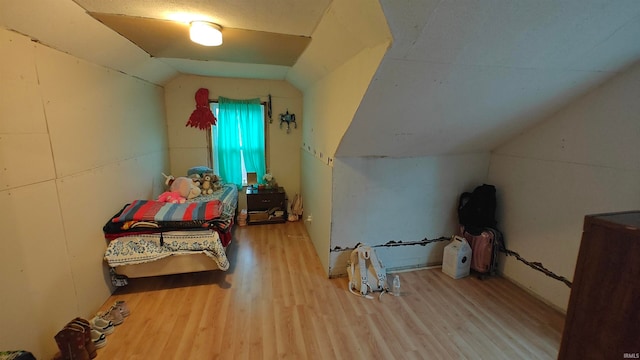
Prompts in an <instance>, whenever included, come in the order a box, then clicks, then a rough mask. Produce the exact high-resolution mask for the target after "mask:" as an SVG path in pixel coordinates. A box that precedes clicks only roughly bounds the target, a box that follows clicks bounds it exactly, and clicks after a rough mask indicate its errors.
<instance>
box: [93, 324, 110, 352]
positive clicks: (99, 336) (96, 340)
mask: <svg viewBox="0 0 640 360" xmlns="http://www.w3.org/2000/svg"><path fill="white" fill-rule="evenodd" d="M91 341H92V342H93V345H94V346H95V347H96V349H100V348H101V347H103V346H105V345H107V335H105V334H103V333H101V332H100V331H98V330H95V329H91Z"/></svg>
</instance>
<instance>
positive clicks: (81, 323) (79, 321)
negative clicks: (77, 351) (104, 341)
mask: <svg viewBox="0 0 640 360" xmlns="http://www.w3.org/2000/svg"><path fill="white" fill-rule="evenodd" d="M67 326H75V327H76V328H79V329H82V333H83V336H84V346H85V348H86V349H87V353H88V354H89V357H90V358H91V359H93V358H95V357H96V356H98V354H97V353H96V347H95V345H94V343H93V342H92V341H91V324H90V323H89V321H87V320H85V319H83V318H80V317H77V318H75V319H73V320H71V321H70V322H69V323H68V324H67Z"/></svg>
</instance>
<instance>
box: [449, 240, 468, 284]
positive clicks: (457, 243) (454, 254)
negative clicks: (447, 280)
mask: <svg viewBox="0 0 640 360" xmlns="http://www.w3.org/2000/svg"><path fill="white" fill-rule="evenodd" d="M470 268H471V246H469V243H467V240H466V239H465V238H463V237H460V236H457V235H455V236H454V237H453V238H452V239H451V243H450V244H449V245H447V246H445V248H444V257H443V258H442V272H444V273H445V274H447V275H449V276H451V277H452V278H454V279H460V278H463V277H465V276H467V275H469V270H470Z"/></svg>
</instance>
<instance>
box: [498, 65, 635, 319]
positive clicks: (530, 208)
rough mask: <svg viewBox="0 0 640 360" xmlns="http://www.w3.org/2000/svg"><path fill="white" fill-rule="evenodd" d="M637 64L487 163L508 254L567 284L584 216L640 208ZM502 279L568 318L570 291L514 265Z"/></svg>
mask: <svg viewBox="0 0 640 360" xmlns="http://www.w3.org/2000/svg"><path fill="white" fill-rule="evenodd" d="M638 94H640V64H636V65H635V66H633V67H631V68H630V69H628V70H627V71H626V72H623V73H622V74H620V75H618V76H617V77H615V78H613V79H612V80H610V81H609V82H607V83H606V84H604V85H603V86H601V87H599V88H597V89H595V90H593V91H592V92H590V93H589V94H587V95H586V96H584V97H583V98H581V99H579V100H577V101H575V102H574V103H572V104H571V105H569V106H568V107H566V108H565V109H563V110H562V111H560V112H558V113H557V114H555V115H554V116H552V117H550V118H549V119H547V120H546V121H544V122H543V123H541V124H539V125H538V126H536V127H534V128H532V129H530V130H529V131H527V132H525V133H523V134H522V135H520V136H518V137H516V138H514V139H512V140H510V141H509V142H508V143H506V144H505V145H503V146H501V147H499V148H498V149H496V150H495V152H494V153H493V155H492V157H491V165H490V171H489V178H488V181H489V182H491V183H493V184H495V185H496V186H497V188H498V194H499V200H500V202H499V210H500V212H501V213H500V214H499V221H500V224H501V227H502V230H503V231H504V233H505V240H506V243H507V246H508V248H510V249H512V250H514V251H516V252H519V253H520V255H522V256H523V257H524V258H526V259H527V260H530V261H539V262H542V264H543V265H544V266H545V267H547V268H548V269H550V270H551V271H553V272H555V273H557V274H558V275H562V276H565V277H567V278H568V279H570V280H571V279H572V278H573V272H574V269H575V263H576V259H577V254H578V248H579V245H580V240H581V236H582V225H583V220H584V216H585V215H587V214H594V213H603V212H612V211H624V210H637V209H639V208H640V187H639V186H638V184H639V183H640V159H639V158H638V156H637V155H638V154H640V142H639V141H638V139H640V101H639V100H640V98H639V97H638ZM503 263H504V269H503V272H504V275H505V276H507V277H509V278H511V279H513V280H514V281H516V282H517V283H520V284H521V285H522V286H523V287H525V288H527V289H529V290H530V291H532V292H533V293H535V294H537V295H539V296H540V297H542V298H543V299H544V300H546V301H548V302H549V303H551V304H552V305H554V306H556V307H558V308H560V309H564V310H566V307H567V303H568V299H569V294H570V289H569V288H568V287H567V286H565V285H564V284H563V283H561V282H559V281H556V280H554V279H552V278H549V277H547V276H545V275H544V274H542V273H539V272H537V271H534V270H532V269H530V268H529V267H527V266H526V265H524V264H522V263H520V262H518V261H517V260H515V259H514V258H507V259H506V261H503Z"/></svg>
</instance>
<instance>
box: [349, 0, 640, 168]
mask: <svg viewBox="0 0 640 360" xmlns="http://www.w3.org/2000/svg"><path fill="white" fill-rule="evenodd" d="M381 4H382V8H383V11H384V13H385V16H386V18H387V21H388V23H389V27H390V29H391V33H392V34H393V37H394V42H393V45H392V47H391V49H390V50H389V51H388V52H387V53H386V55H385V57H384V59H383V61H382V64H381V65H380V67H379V69H378V71H377V74H376V75H375V78H374V80H373V81H372V83H371V85H370V87H369V89H368V91H367V93H366V95H365V97H364V99H363V101H362V102H361V104H360V106H359V109H358V111H357V113H356V115H355V116H354V119H353V121H352V123H351V125H350V127H349V129H348V130H347V132H346V134H345V135H344V137H343V139H342V141H341V143H340V146H339V147H338V150H337V152H336V156H390V157H411V156H424V155H437V154H452V153H468V152H483V151H490V150H491V149H494V148H495V147H496V146H499V145H500V144H502V143H503V142H505V141H506V140H508V139H509V138H511V137H512V136H514V135H516V134H518V133H520V132H522V131H524V130H525V129H527V128H529V127H531V126H533V124H535V123H536V122H538V121H541V120H543V119H545V118H546V117H548V116H549V115H550V114H552V113H554V112H556V111H559V110H560V109H562V107H563V106H566V105H567V104H568V103H569V102H571V101H572V100H575V98H576V97H579V96H581V95H583V94H585V93H586V92H588V91H589V90H591V89H593V88H594V87H596V86H598V85H599V84H601V83H602V82H604V81H606V80H607V79H610V78H611V77H613V76H615V75H617V74H618V73H620V72H622V71H624V70H625V69H626V68H627V67H629V66H631V65H632V64H633V63H635V62H637V61H639V60H640V1H637V0H562V1H556V0H552V1H546V0H545V1H537V0H536V1H533V0H480V1H477V0H450V1H444V0H424V1H395V0H381ZM612 110H613V109H612Z"/></svg>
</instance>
